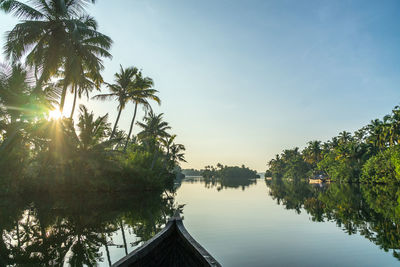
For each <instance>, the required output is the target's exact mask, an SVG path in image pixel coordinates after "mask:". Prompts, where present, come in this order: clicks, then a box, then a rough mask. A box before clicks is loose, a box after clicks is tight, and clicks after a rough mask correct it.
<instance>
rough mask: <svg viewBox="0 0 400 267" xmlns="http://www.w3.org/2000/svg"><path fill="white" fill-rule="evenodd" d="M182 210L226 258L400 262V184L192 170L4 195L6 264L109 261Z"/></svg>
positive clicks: (0, 261) (228, 261) (1, 219)
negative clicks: (122, 187) (159, 180)
mask: <svg viewBox="0 0 400 267" xmlns="http://www.w3.org/2000/svg"><path fill="white" fill-rule="evenodd" d="M176 208H180V209H182V211H183V213H182V215H183V217H184V224H185V227H186V228H187V229H188V231H189V233H190V234H191V235H192V236H193V237H194V238H195V239H196V240H197V241H198V242H199V243H200V244H201V245H202V246H204V247H205V248H206V249H207V250H208V251H209V252H210V253H211V254H212V255H213V256H214V257H215V258H216V259H217V260H218V261H219V262H220V263H221V264H222V265H223V266H400V261H399V260H398V259H399V258H400V255H399V253H400V227H399V225H400V190H399V188H397V187H389V186H377V187H374V188H373V189H371V188H368V187H363V186H361V187H360V186H357V185H353V186H352V185H349V184H330V185H326V186H319V185H313V186H312V185H308V184H306V183H294V182H289V181H265V180H264V179H258V180H246V181H238V180H235V179H232V180H225V181H223V182H215V181H214V182H212V181H206V180H204V179H200V178H194V177H192V178H186V179H185V180H183V181H182V183H180V184H177V191H176V193H169V194H168V196H167V195H164V196H162V197H158V196H152V195H137V194H136V195H132V194H129V195H126V196H124V195H123V196H121V195H120V196H118V197H116V196H104V195H102V196H98V195H85V196H73V197H72V198H71V197H57V198H54V199H48V197H46V199H42V198H41V197H40V196H36V197H34V196H26V199H9V198H8V199H1V200H0V231H1V233H2V239H1V242H0V266H5V265H13V264H18V265H30V266H48V265H56V266H69V265H73V266H79V265H81V264H84V265H95V264H97V265H99V266H109V264H110V263H114V262H115V261H117V260H118V259H120V258H121V257H123V256H124V255H125V254H126V253H129V252H130V251H132V250H133V249H134V248H135V247H136V246H137V245H138V244H141V242H143V241H144V240H147V239H149V238H151V237H152V236H153V235H154V234H155V233H157V232H158V231H159V230H160V229H162V227H163V226H164V224H165V223H166V221H167V219H168V217H169V216H171V215H172V213H173V212H174V210H175V209H176Z"/></svg>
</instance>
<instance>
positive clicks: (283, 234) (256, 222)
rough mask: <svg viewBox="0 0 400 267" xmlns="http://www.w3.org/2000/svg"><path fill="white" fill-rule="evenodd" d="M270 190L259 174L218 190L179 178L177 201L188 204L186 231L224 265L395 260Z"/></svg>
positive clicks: (354, 263) (381, 262) (387, 263)
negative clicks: (287, 204)
mask: <svg viewBox="0 0 400 267" xmlns="http://www.w3.org/2000/svg"><path fill="white" fill-rule="evenodd" d="M268 192H269V189H268V188H267V187H266V186H265V182H264V181H262V180H258V183H257V184H256V185H251V186H250V187H248V188H246V190H244V191H242V190H241V189H225V190H221V191H219V192H218V191H217V190H216V188H211V189H207V188H205V186H204V184H202V183H201V182H197V183H185V182H183V183H182V186H181V187H180V188H179V190H178V193H177V198H176V201H177V202H178V203H179V204H186V206H185V208H184V217H185V220H184V223H185V226H186V228H187V229H188V231H189V232H190V233H191V235H192V236H193V237H194V238H195V239H196V240H197V241H198V242H199V243H200V244H202V245H203V246H204V247H205V248H206V249H207V250H208V251H209V252H210V253H211V254H212V255H213V256H214V257H215V258H216V259H217V260H218V261H220V263H221V264H222V265H223V266H265V265H267V264H270V265H271V266H321V265H323V266H398V261H397V260H396V259H395V258H394V257H393V256H392V255H391V252H388V253H386V252H384V251H383V250H380V249H379V248H378V247H377V246H376V245H375V244H373V243H372V242H370V241H369V240H367V239H365V238H364V237H362V236H360V235H358V234H355V235H348V234H346V233H345V232H343V231H342V230H341V229H340V228H339V227H337V226H336V224H335V223H334V222H325V223H317V222H313V221H312V220H311V219H310V216H309V215H308V214H307V213H306V212H305V211H302V213H301V214H300V215H298V214H296V212H295V211H294V210H286V209H285V208H284V207H283V206H281V205H277V204H276V200H273V199H272V198H271V197H270V196H269V195H268Z"/></svg>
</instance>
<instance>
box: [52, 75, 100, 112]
mask: <svg viewBox="0 0 400 267" xmlns="http://www.w3.org/2000/svg"><path fill="white" fill-rule="evenodd" d="M63 73H64V72H63ZM60 76H61V77H65V75H64V74H60ZM101 81H102V77H101V76H100V75H96V74H95V76H93V75H92V73H89V72H86V71H83V72H82V73H80V74H78V75H77V76H76V77H74V78H73V80H72V81H67V80H66V79H65V78H63V79H61V80H60V81H59V82H58V85H59V86H60V87H61V88H65V87H66V86H68V84H71V93H72V94H74V101H73V103H72V109H71V114H70V117H69V118H70V119H72V118H73V116H74V112H75V106H76V100H77V98H78V97H79V98H81V97H82V95H86V97H87V98H88V99H89V93H90V92H91V91H93V89H94V88H96V89H97V90H100V82H101Z"/></svg>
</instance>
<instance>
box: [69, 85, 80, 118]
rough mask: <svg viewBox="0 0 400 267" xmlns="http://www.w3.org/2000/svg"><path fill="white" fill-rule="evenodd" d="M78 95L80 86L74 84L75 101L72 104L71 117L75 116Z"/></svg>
mask: <svg viewBox="0 0 400 267" xmlns="http://www.w3.org/2000/svg"><path fill="white" fill-rule="evenodd" d="M77 96H78V86H76V85H75V86H74V103H73V104H72V110H71V115H70V116H69V118H70V119H72V117H73V116H74V111H75V105H76V97H77Z"/></svg>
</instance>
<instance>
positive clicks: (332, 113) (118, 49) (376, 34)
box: [0, 0, 400, 171]
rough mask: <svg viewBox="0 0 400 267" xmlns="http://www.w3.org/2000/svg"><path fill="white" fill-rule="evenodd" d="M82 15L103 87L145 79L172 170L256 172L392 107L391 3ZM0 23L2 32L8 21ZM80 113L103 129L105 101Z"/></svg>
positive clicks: (396, 66) (396, 69)
mask: <svg viewBox="0 0 400 267" xmlns="http://www.w3.org/2000/svg"><path fill="white" fill-rule="evenodd" d="M89 12H90V13H91V14H92V15H93V16H95V17H96V19H97V21H98V22H99V25H100V30H101V31H102V32H104V33H106V34H108V35H109V36H111V37H112V39H113V40H114V45H113V48H112V54H113V56H114V58H113V60H112V61H106V62H105V66H106V70H105V71H104V77H105V80H106V81H109V82H111V81H112V79H113V77H112V76H113V73H115V72H116V71H118V69H119V64H122V65H123V66H125V67H126V66H131V65H134V66H137V67H139V68H142V69H143V72H144V73H145V74H146V75H147V76H150V77H152V78H153V79H154V80H155V85H156V86H155V88H156V89H158V90H159V91H160V97H161V99H162V101H163V102H162V105H161V106H160V107H159V108H156V111H157V112H164V113H165V119H166V120H168V121H169V122H170V124H171V126H172V127H173V130H174V132H175V133H177V134H178V141H179V142H180V143H183V144H185V145H186V147H187V154H186V158H187V160H188V163H187V164H183V167H194V168H201V167H203V166H205V165H208V164H216V163H217V162H221V163H223V164H228V165H231V164H242V163H244V164H246V165H249V166H250V167H252V168H255V169H257V170H258V171H263V170H265V169H266V163H267V161H268V160H269V159H270V158H272V157H273V156H274V154H276V153H280V152H281V150H282V149H284V148H291V147H295V146H299V147H303V146H304V145H305V143H306V142H307V141H309V140H313V139H319V140H323V141H325V140H327V139H330V138H331V137H332V136H334V135H336V134H337V133H338V132H340V131H343V130H349V131H354V130H356V129H358V128H360V127H361V126H363V125H365V124H367V123H368V122H369V121H370V120H371V119H374V118H377V117H382V116H383V115H384V114H387V113H389V112H390V110H391V108H392V107H393V106H395V105H397V104H399V103H400V90H399V85H400V20H399V14H400V1H396V0H395V1H386V0H385V1H367V0H359V1H339V0H338V1H330V0H329V1H323V0H319V1H295V0H291V1H284V0H279V1H278V0H276V1H256V0H251V1H244V0H243V1H233V0H207V1H198V0H174V1H162V0H159V1H151V0H135V1H122V0H113V1H105V0H99V1H98V3H97V4H96V5H95V6H93V7H90V9H89ZM0 22H1V23H0V32H5V31H6V30H8V29H11V27H12V26H13V24H14V23H15V20H14V19H12V18H11V16H10V15H5V14H1V15H0ZM3 41H4V38H3ZM89 105H90V107H91V108H92V109H93V110H94V111H95V112H96V113H97V114H99V115H102V114H104V113H107V112H108V113H109V114H110V118H111V121H114V119H115V117H116V103H111V102H105V103H104V102H103V103H100V102H94V101H90V104H89ZM132 113H133V108H132V107H131V106H128V108H127V109H126V110H125V111H124V112H123V113H122V115H123V118H122V121H121V127H122V128H125V129H127V128H128V124H129V122H130V119H131V116H132ZM141 116H142V115H141Z"/></svg>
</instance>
